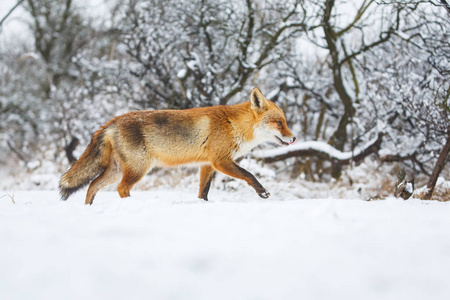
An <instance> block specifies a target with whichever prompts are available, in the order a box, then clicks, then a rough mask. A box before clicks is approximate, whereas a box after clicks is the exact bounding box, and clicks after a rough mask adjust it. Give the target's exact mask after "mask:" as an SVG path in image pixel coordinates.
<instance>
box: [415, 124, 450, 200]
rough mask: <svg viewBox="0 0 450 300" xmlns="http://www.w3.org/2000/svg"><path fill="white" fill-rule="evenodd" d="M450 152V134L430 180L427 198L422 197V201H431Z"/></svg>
mask: <svg viewBox="0 0 450 300" xmlns="http://www.w3.org/2000/svg"><path fill="white" fill-rule="evenodd" d="M449 152H450V133H449V134H448V136H447V142H446V143H445V145H444V147H443V148H442V150H441V153H439V157H438V159H437V161H436V165H435V166H434V169H433V172H432V173H431V176H430V179H429V180H428V184H427V188H428V191H427V193H426V194H425V196H423V197H422V200H430V199H431V197H432V196H433V192H434V187H435V186H436V182H437V179H438V177H439V174H440V173H441V171H442V169H443V168H444V165H445V161H446V160H447V156H448V153H449Z"/></svg>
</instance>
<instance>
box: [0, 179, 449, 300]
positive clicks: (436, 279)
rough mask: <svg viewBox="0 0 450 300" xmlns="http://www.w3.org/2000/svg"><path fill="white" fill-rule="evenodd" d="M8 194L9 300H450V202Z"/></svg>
mask: <svg viewBox="0 0 450 300" xmlns="http://www.w3.org/2000/svg"><path fill="white" fill-rule="evenodd" d="M271 192H272V197H271V198H269V199H267V200H262V199H259V198H258V197H257V196H256V194H254V192H253V191H252V190H251V189H250V188H248V187H247V188H240V189H238V190H237V191H220V190H218V189H214V190H212V191H211V193H210V198H211V201H209V202H204V201H201V200H197V199H196V198H195V195H196V193H197V191H196V190H195V188H177V189H173V190H169V189H167V186H166V187H161V188H157V189H154V190H149V191H134V192H133V191H132V197H130V198H127V199H120V198H119V197H118V195H117V193H115V192H112V191H105V192H100V193H99V194H98V196H97V198H96V200H95V202H94V205H92V206H85V205H84V204H83V203H84V192H80V193H78V194H75V195H74V196H73V197H72V198H70V199H69V200H68V201H67V202H63V201H59V200H58V199H59V197H58V194H57V192H56V191H3V192H0V196H3V197H2V198H0V241H2V246H1V247H0V270H1V272H0V294H1V299H327V300H328V299H396V300H397V299H408V300H413V299H449V297H450V284H448V275H449V272H450V271H449V270H450V218H449V215H450V206H449V204H448V203H442V202H436V201H434V202H431V201H420V200H416V199H411V200H408V201H403V200H400V199H395V198H388V199H387V200H382V201H370V202H367V201H362V200H356V199H355V200H351V199H333V198H329V199H299V198H297V197H294V196H289V194H288V193H282V192H280V193H277V191H274V190H271Z"/></svg>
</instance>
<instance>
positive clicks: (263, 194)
mask: <svg viewBox="0 0 450 300" xmlns="http://www.w3.org/2000/svg"><path fill="white" fill-rule="evenodd" d="M258 195H259V196H260V197H261V198H263V199H267V198H269V196H270V193H269V192H268V191H267V190H264V191H263V192H262V193H258Z"/></svg>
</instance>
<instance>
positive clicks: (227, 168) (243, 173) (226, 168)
mask: <svg viewBox="0 0 450 300" xmlns="http://www.w3.org/2000/svg"><path fill="white" fill-rule="evenodd" d="M213 166H214V168H215V169H216V170H217V171H220V172H222V173H224V174H225V175H228V176H231V177H234V178H238V179H242V180H245V181H246V182H247V183H248V184H249V185H250V186H252V187H253V188H254V189H255V191H256V193H257V194H258V195H259V196H260V197H261V198H264V199H267V198H269V196H270V193H269V192H268V191H267V190H266V189H265V188H264V187H263V186H262V185H261V183H259V181H258V180H257V179H256V178H255V176H253V174H252V173H250V172H249V171H247V170H246V169H244V168H242V167H240V166H239V165H238V164H236V163H235V162H234V161H232V160H231V161H224V162H218V163H215V164H214V165H213Z"/></svg>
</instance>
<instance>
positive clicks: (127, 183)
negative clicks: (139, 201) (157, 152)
mask: <svg viewBox="0 0 450 300" xmlns="http://www.w3.org/2000/svg"><path fill="white" fill-rule="evenodd" d="M136 165H137V164H136ZM153 166H154V162H153V161H150V162H146V161H143V162H141V165H139V167H134V166H133V167H132V166H129V165H125V166H124V165H123V164H122V172H123V177H122V181H121V182H120V183H119V186H118V187H117V192H119V195H120V197H121V198H125V197H129V196H130V190H131V188H132V187H133V186H134V185H135V184H136V183H137V182H139V181H140V180H141V179H142V178H143V177H144V176H145V174H147V173H148V171H150V169H151V168H152V167H153Z"/></svg>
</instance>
